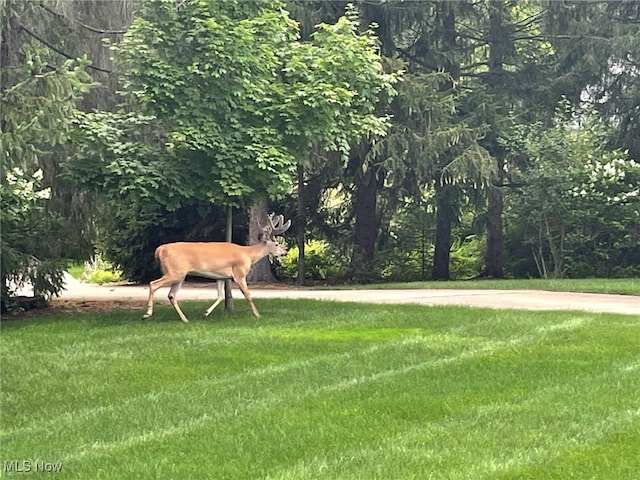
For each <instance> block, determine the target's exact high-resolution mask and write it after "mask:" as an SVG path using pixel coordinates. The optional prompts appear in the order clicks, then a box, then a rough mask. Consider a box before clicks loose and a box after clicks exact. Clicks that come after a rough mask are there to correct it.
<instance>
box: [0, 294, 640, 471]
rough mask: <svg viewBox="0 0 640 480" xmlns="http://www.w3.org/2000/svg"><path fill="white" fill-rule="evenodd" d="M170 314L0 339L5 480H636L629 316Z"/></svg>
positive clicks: (282, 307)
mask: <svg viewBox="0 0 640 480" xmlns="http://www.w3.org/2000/svg"><path fill="white" fill-rule="evenodd" d="M182 304H183V307H184V309H185V313H187V315H189V316H190V318H192V322H191V323H189V324H182V323H181V322H179V321H177V319H176V316H175V312H174V311H173V309H171V307H169V306H166V305H158V306H157V312H156V314H155V315H154V317H153V318H152V319H149V320H147V321H140V320H139V313H140V312H139V311H137V310H120V311H114V312H111V313H83V314H75V315H73V314H66V315H63V314H58V315H56V316H49V317H36V318H32V319H23V320H13V321H7V322H4V323H3V324H2V331H1V361H2V364H1V367H2V379H1V381H2V383H1V387H2V390H1V402H2V403H1V410H0V413H1V418H0V420H1V427H2V429H1V437H0V440H1V443H0V445H1V446H2V450H1V458H0V460H1V461H2V470H3V472H2V476H3V477H5V478H25V473H10V472H9V473H8V472H7V470H9V469H11V468H13V469H14V470H15V469H17V468H23V467H25V466H26V467H30V468H31V469H32V471H35V469H36V467H38V466H41V465H43V464H37V463H36V462H38V461H41V462H45V464H44V465H45V468H46V464H48V465H49V468H55V464H57V463H61V464H62V472H61V474H58V475H54V474H50V475H49V476H48V477H47V478H64V479H76V478H77V479H146V478H156V479H190V478H192V479H207V478H208V479H232V480H236V479H265V480H266V479H292V480H293V479H295V480H300V479H363V480H365V479H384V480H386V479H412V478H415V479H430V478H433V479H451V480H453V479H474V480H476V479H559V480H560V479H561V480H564V479H568V478H576V479H581V480H582V479H603V480H612V479H616V480H624V479H629V480H636V479H637V478H638V472H640V454H639V453H640V394H639V392H640V320H639V319H637V318H635V317H633V316H625V315H614V314H595V313H584V312H530V311H497V310H485V309H471V308H462V307H438V308H434V307H423V306H416V305H402V306H394V305H356V304H346V303H331V302H315V301H303V300H296V301H290V300H286V301H285V300H260V301H259V304H258V307H259V308H260V312H261V313H262V315H263V317H262V318H261V319H259V320H256V319H254V318H252V317H251V315H250V311H249V309H248V307H247V304H246V302H243V301H239V302H236V311H235V312H234V313H232V314H226V313H224V312H221V311H220V312H218V311H216V312H215V313H214V314H213V315H212V316H211V317H209V318H208V319H206V320H205V319H200V318H197V315H196V312H198V311H200V310H201V311H204V309H205V308H206V307H207V306H208V304H207V303H206V302H187V301H185V302H182ZM24 461H26V462H31V463H23V462H24ZM11 462H17V463H11Z"/></svg>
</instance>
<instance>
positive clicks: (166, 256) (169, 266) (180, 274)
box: [142, 215, 291, 323]
mask: <svg viewBox="0 0 640 480" xmlns="http://www.w3.org/2000/svg"><path fill="white" fill-rule="evenodd" d="M258 225H259V227H260V228H261V230H262V231H261V232H260V234H259V235H258V243H256V244H255V245H249V246H246V245H237V244H235V243H231V242H176V243H165V244H163V245H160V246H159V247H158V248H156V251H155V258H156V259H158V260H159V261H160V266H161V267H162V273H163V275H162V277H160V278H159V279H157V280H153V281H152V282H150V283H149V303H148V305H147V312H146V313H145V314H144V316H143V317H142V319H143V320H144V319H146V318H149V317H150V316H151V315H153V296H154V294H155V292H156V291H157V290H158V289H159V288H163V287H170V290H169V302H170V303H171V305H172V306H173V308H174V309H175V311H176V312H177V313H178V316H179V317H180V320H182V321H183V322H184V323H188V322H189V320H188V319H187V317H186V316H185V314H184V313H183V312H182V310H181V309H180V305H178V301H177V298H176V297H177V295H178V291H179V290H180V288H181V287H182V283H183V282H184V279H185V277H186V276H187V275H195V276H199V277H205V278H211V279H214V280H216V284H217V287H218V298H217V299H216V301H215V302H214V303H213V305H211V306H210V307H209V308H208V309H207V310H206V311H205V314H204V315H205V317H208V316H209V315H210V314H211V312H213V310H214V309H215V308H216V307H217V306H218V305H219V304H220V302H222V300H223V299H224V294H223V289H224V281H225V280H228V279H231V280H233V281H234V282H235V283H236V284H237V285H238V287H239V288H240V290H241V291H242V294H243V295H244V298H246V299H247V301H248V302H249V305H250V306H251V311H252V312H253V315H254V316H255V317H256V318H259V317H260V314H259V313H258V309H257V308H256V306H255V305H254V303H253V300H252V298H251V293H250V292H249V288H248V287H247V275H248V273H249V270H250V269H251V266H252V265H253V264H254V263H256V262H258V261H259V260H261V259H262V258H264V257H266V256H267V255H272V256H276V257H278V256H282V255H286V253H287V249H286V248H285V247H284V246H283V245H281V244H280V243H278V242H277V241H276V240H275V237H276V235H280V234H282V233H284V232H286V231H287V230H288V228H289V227H290V226H291V220H287V222H285V221H284V216H282V215H277V216H276V217H275V219H274V217H273V215H270V216H269V217H268V224H267V225H266V226H264V227H262V225H260V224H258Z"/></svg>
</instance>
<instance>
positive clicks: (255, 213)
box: [247, 198, 276, 283]
mask: <svg viewBox="0 0 640 480" xmlns="http://www.w3.org/2000/svg"><path fill="white" fill-rule="evenodd" d="M268 203H269V202H268V201H267V199H266V198H263V199H262V200H260V201H259V202H258V203H256V204H255V205H254V206H252V207H251V210H250V212H249V244H250V245H254V244H256V243H258V242H259V241H260V240H259V239H258V237H259V235H260V233H262V228H260V225H263V226H264V225H267V222H268V220H267V218H268V215H269V212H268V208H269V205H268ZM247 281H248V282H268V283H274V282H275V281H276V279H275V277H274V276H273V272H272V271H271V262H269V257H268V256H267V257H264V258H263V259H261V260H260V261H258V262H256V263H255V264H254V265H253V267H251V270H250V271H249V274H248V275H247Z"/></svg>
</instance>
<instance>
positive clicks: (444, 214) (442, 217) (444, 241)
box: [431, 182, 456, 280]
mask: <svg viewBox="0 0 640 480" xmlns="http://www.w3.org/2000/svg"><path fill="white" fill-rule="evenodd" d="M455 188H456V187H455V186H453V185H440V183H439V182H436V238H435V251H434V254H433V270H432V271H431V279H432V280H450V278H451V277H450V274H449V257H450V252H451V228H452V226H453V222H454V221H455V219H456V209H455V198H454V197H455V195H454V189H455Z"/></svg>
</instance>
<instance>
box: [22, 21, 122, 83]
mask: <svg viewBox="0 0 640 480" xmlns="http://www.w3.org/2000/svg"><path fill="white" fill-rule="evenodd" d="M20 28H21V29H22V31H23V32H25V33H26V34H28V35H29V36H31V37H33V38H35V39H36V40H37V41H39V42H40V43H42V44H43V45H44V46H45V47H47V48H49V49H51V50H53V51H54V52H56V53H57V54H59V55H62V56H63V57H65V58H68V59H69V60H76V58H74V57H72V56H71V55H69V54H68V53H66V52H63V51H62V50H60V49H59V48H56V47H54V46H53V45H51V44H50V43H49V42H47V41H46V40H44V39H43V38H41V37H39V36H38V35H36V34H35V33H33V32H32V31H31V30H29V29H28V28H27V27H25V26H24V25H22V24H20ZM87 68H91V69H92V70H97V71H98V72H104V73H111V70H107V69H105V68H101V67H96V66H95V65H92V64H89V65H87Z"/></svg>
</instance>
